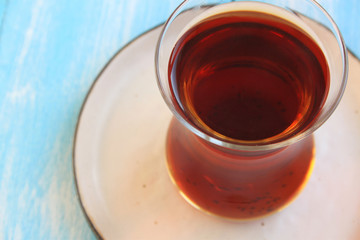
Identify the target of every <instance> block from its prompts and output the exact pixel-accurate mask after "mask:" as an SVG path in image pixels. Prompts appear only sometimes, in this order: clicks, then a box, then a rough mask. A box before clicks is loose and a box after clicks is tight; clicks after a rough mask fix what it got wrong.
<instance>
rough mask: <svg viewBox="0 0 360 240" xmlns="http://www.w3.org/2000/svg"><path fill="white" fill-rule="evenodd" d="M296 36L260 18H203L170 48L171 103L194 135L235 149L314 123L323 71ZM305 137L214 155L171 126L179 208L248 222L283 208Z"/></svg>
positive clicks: (301, 34) (303, 37)
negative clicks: (187, 205)
mask: <svg viewBox="0 0 360 240" xmlns="http://www.w3.org/2000/svg"><path fill="white" fill-rule="evenodd" d="M328 72H329V71H328V67H327V62H326V58H325V57H324V54H323V53H322V51H321V48H320V47H319V46H318V45H317V44H316V42H315V41H314V40H313V39H312V38H311V36H310V35H308V34H307V33H306V32H305V31H304V30H302V29H301V28H299V27H298V26H296V25H294V24H293V23H290V22H288V21H286V20H284V19H282V18H279V17H276V16H272V15H268V14H265V13H254V12H250V11H249V12H232V13H223V14H219V15H216V16H212V17H210V18H209V19H207V20H204V21H202V22H201V23H199V24H198V25H196V26H195V27H193V28H191V29H190V30H188V31H187V32H186V33H185V34H184V35H183V36H182V37H181V38H180V40H179V41H178V42H177V44H176V46H175V47H174V50H173V52H172V55H171V60H170V63H169V79H170V85H171V90H172V93H173V98H174V102H176V103H177V106H176V107H177V108H178V112H180V113H181V114H182V115H183V117H184V118H185V119H187V121H189V122H190V123H191V124H192V125H193V126H194V127H195V128H197V129H199V130H200V131H202V132H205V133H206V134H208V135H210V136H212V137H214V138H219V139H222V140H223V141H229V142H238V143H241V144H245V145H256V144H257V145H261V144H263V145H264V144H266V143H274V142H279V141H282V140H284V139H287V138H290V137H291V136H294V135H296V134H299V133H301V132H303V131H305V130H306V129H308V128H309V127H311V124H312V123H313V121H314V119H316V117H317V115H318V113H319V111H320V109H321V107H322V105H323V102H324V101H325V98H326V95H327V92H328V85H329V73H328ZM313 153H314V144H313V139H312V138H308V139H305V140H304V141H301V142H299V143H297V144H293V145H292V146H290V147H287V148H284V149H280V150H277V151H275V152H263V153H251V152H240V151H234V150H224V149H223V150H222V149H219V148H218V147H215V146H212V145H211V144H208V143H206V142H205V141H203V140H201V139H200V138H198V137H196V136H195V135H194V134H193V133H191V132H189V131H188V130H187V129H186V128H184V127H183V126H182V125H180V124H179V123H177V122H176V121H173V122H172V124H171V126H170V129H169V133H168V140H167V157H168V166H169V169H170V173H171V175H172V178H173V180H174V181H175V182H176V184H177V185H178V187H179V189H180V191H181V192H182V193H183V195H185V197H186V198H187V200H188V201H190V202H191V203H193V204H194V205H196V206H197V207H200V208H202V209H204V210H206V211H208V212H211V213H214V214H217V215H221V216H225V217H229V218H240V219H247V218H255V217H258V216H263V215H266V214H269V213H272V212H274V211H276V210H278V209H280V208H281V207H283V206H285V205H286V204H287V203H288V202H289V201H290V200H291V199H293V197H294V196H295V195H296V194H297V193H298V192H299V191H300V189H301V188H302V187H303V185H304V182H305V180H306V179H307V178H308V176H309V172H310V170H311V166H312V163H313Z"/></svg>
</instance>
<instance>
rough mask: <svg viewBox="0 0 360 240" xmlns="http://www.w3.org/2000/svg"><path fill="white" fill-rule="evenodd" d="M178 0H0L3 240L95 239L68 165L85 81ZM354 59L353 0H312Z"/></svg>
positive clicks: (359, 48) (357, 14)
mask: <svg viewBox="0 0 360 240" xmlns="http://www.w3.org/2000/svg"><path fill="white" fill-rule="evenodd" d="M180 2H181V0H131V1H125V0H117V1H116V0H108V1H95V0H89V1H69V0H62V1H55V0H22V1H20V0H12V1H10V0H0V80H1V81H0V111H1V113H0V239H95V235H94V234H93V233H92V231H91V228H90V227H89V225H88V224H87V222H86V219H85V217H84V215H83V213H82V211H81V207H80V204H79V202H78V199H77V195H76V189H75V182H74V177H73V171H72V146H73V136H74V132H75V128H76V122H77V118H78V115H79V112H80V109H81V105H82V103H83V101H84V98H85V96H86V93H87V92H88V90H89V88H90V86H91V84H92V82H93V81H94V79H95V77H96V76H97V74H98V73H99V72H100V70H101V69H102V68H103V66H104V65H105V64H106V62H107V61H108V60H109V59H110V58H111V57H112V56H113V55H114V54H115V52H116V51H117V50H118V49H119V48H121V47H122V46H124V45H125V44H126V43H128V42H129V41H131V40H132V39H134V38H135V37H136V36H138V35H139V34H141V33H143V32H144V31H146V30H148V29H150V28H152V27H154V26H156V25H158V24H160V23H162V22H164V21H165V19H166V18H167V17H168V16H169V14H170V13H171V12H172V11H173V10H174V9H175V8H176V6H177V5H178V4H179V3H180ZM319 2H320V3H321V4H322V5H323V6H324V7H325V9H327V10H328V12H329V13H330V14H331V15H332V16H333V18H334V19H335V21H336V22H337V23H338V25H339V27H340V30H341V32H342V33H343V36H344V38H345V42H346V44H347V45H348V46H349V48H350V49H351V51H353V52H354V53H355V54H356V55H358V56H360V41H359V39H360V31H359V25H360V1H358V0H343V1H340V0H332V1H330V0H328V1H325V0H323V1H319Z"/></svg>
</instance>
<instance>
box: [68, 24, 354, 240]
mask: <svg viewBox="0 0 360 240" xmlns="http://www.w3.org/2000/svg"><path fill="white" fill-rule="evenodd" d="M159 33H160V28H156V29H153V30H151V31H149V32H147V33H145V34H143V35H142V36H140V37H139V38H137V39H136V40H134V41H133V42H131V43H130V44H129V45H127V46H126V47H125V48H123V49H122V50H121V51H120V52H119V53H118V54H117V55H116V56H115V57H114V58H113V59H111V61H110V62H109V64H107V66H106V67H105V68H104V69H103V71H102V72H101V73H100V75H99V76H98V78H97V80H96V81H95V83H94V85H93V87H92V89H91V90H90V92H89V94H88V97H87V99H86V101H85V103H84V105H83V109H82V112H81V115H80V118H79V122H78V128H77V132H76V138H75V146H74V172H75V177H76V183H77V187H78V193H79V196H80V200H81V204H82V206H83V209H84V211H85V213H86V215H87V217H88V220H89V222H90V224H91V225H92V226H93V228H94V229H95V231H96V232H97V234H98V235H99V236H100V237H102V238H104V239H109V240H111V239H131V240H132V239H146V240H148V239H157V240H158V239H166V240H169V239H171V240H174V239H187V240H191V239H196V240H199V239H206V240H211V239H214V240H215V239H216V240H218V239H230V240H231V239H246V240H248V239H250V240H258V239H259V240H260V239H261V240H265V239H266V240H273V239H274V240H281V239H285V240H288V239H292V240H296V239H298V240H305V239H306V240H312V239H314V240H315V239H316V240H318V239H326V240H331V239H334V240H340V239H341V240H345V239H346V240H356V239H360V157H359V156H360V81H359V80H360V78H359V77H360V61H359V60H357V59H356V58H355V57H354V56H353V55H350V56H349V58H350V59H349V60H350V74H349V81H348V86H347V90H346V91H345V95H344V97H343V99H342V101H341V103H340V105H339V107H338V108H337V110H336V111H335V113H334V114H333V115H332V116H331V118H330V119H329V120H328V121H327V122H326V123H325V124H324V125H323V126H322V127H320V129H319V130H318V131H317V132H316V134H315V141H316V147H317V154H316V156H317V160H316V164H315V169H314V172H313V174H312V177H311V179H310V181H309V183H308V184H307V186H306V187H305V189H304V191H303V192H302V193H301V194H300V196H299V197H298V198H297V199H296V200H295V201H294V202H293V203H292V204H291V205H290V206H289V207H288V208H286V209H285V210H283V211H282V212H280V213H277V214H275V215H272V216H270V217H267V218H264V219H260V220H254V221H251V222H232V221H229V220H225V219H222V218H218V217H213V216H209V215H207V214H205V213H202V212H200V211H198V210H196V209H194V208H193V207H191V206H190V205H189V204H188V203H186V202H185V200H184V199H182V197H181V196H180V195H179V194H178V192H177V189H176V188H175V187H174V186H173V185H172V183H171V181H170V178H169V176H168V173H167V169H166V164H165V154H164V153H165V149H164V142H165V134H166V131H167V126H168V124H169V121H170V119H171V116H172V115H171V113H170V110H168V108H167V107H166V104H165V103H164V101H163V99H162V98H161V95H160V92H159V90H158V88H157V84H156V78H155V67H154V52H155V46H156V41H157V38H158V36H159Z"/></svg>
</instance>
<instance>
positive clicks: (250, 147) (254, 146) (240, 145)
mask: <svg viewBox="0 0 360 240" xmlns="http://www.w3.org/2000/svg"><path fill="white" fill-rule="evenodd" d="M189 1H190V0H184V1H183V2H182V3H181V4H180V5H179V6H178V7H177V8H176V9H175V10H174V11H173V12H172V13H171V15H170V16H169V18H168V19H167V20H166V22H165V23H164V26H163V28H162V30H161V33H160V37H159V39H158V41H157V45H156V51H155V72H156V76H157V85H158V88H159V90H160V93H161V95H162V97H163V99H164V101H165V103H166V104H167V106H168V107H169V109H170V110H171V112H172V113H173V114H174V116H175V117H176V119H177V120H178V121H179V122H180V123H181V124H183V125H184V126H185V127H186V128H187V129H188V130H190V131H191V132H192V133H194V134H196V135H197V136H198V137H200V138H202V139H203V140H205V141H207V142H210V143H212V144H215V145H217V146H221V147H225V148H229V149H232V150H239V151H267V150H275V149H278V148H283V147H286V146H289V145H291V144H294V143H296V142H298V141H300V140H302V139H304V138H306V137H308V136H310V135H311V134H312V133H314V132H315V131H316V130H317V129H318V128H319V127H320V126H321V125H323V124H324V123H325V122H326V121H327V120H328V119H329V117H330V116H331V115H332V113H333V112H334V111H335V109H336V108H337V106H338V105H339V103H340V100H341V98H342V96H343V94H344V92H345V87H346V83H347V77H348V56H347V49H346V46H345V42H344V39H343V37H342V35H341V32H340V30H339V28H338V26H337V24H336V23H335V21H334V20H333V18H332V17H331V16H330V14H329V13H328V12H327V11H326V10H325V9H324V8H323V7H322V6H321V5H320V4H319V3H318V2H316V1H315V0H305V1H308V2H311V3H312V4H314V5H315V7H317V8H318V9H319V10H321V12H322V13H323V14H324V15H325V17H326V18H327V20H329V22H330V24H331V27H332V28H333V31H332V32H333V34H334V35H335V38H336V40H337V43H338V47H339V49H340V52H341V62H342V79H341V84H340V86H339V91H338V92H337V94H336V96H335V97H334V103H333V104H332V105H331V107H330V108H329V109H327V110H326V112H325V113H324V115H323V116H322V118H319V119H316V121H315V123H314V124H313V125H312V126H311V127H309V128H308V129H306V130H305V131H303V132H300V133H298V134H295V135H294V136H288V137H287V138H285V139H283V140H280V141H278V142H268V143H267V142H266V141H263V139H261V140H256V141H247V140H237V139H233V138H229V139H220V137H214V136H212V135H210V134H207V133H206V132H205V131H201V130H199V129H198V128H197V127H195V126H194V125H193V124H191V123H190V122H189V121H188V120H187V119H185V118H184V117H183V116H182V115H181V114H180V113H179V112H178V111H177V109H176V108H175V105H174V103H173V102H172V101H171V98H169V97H167V96H166V93H165V89H164V86H163V84H162V83H161V80H160V79H161V74H160V69H159V53H160V49H161V45H162V42H163V39H164V35H165V32H166V30H167V28H168V27H169V25H170V23H171V22H172V20H173V19H174V18H175V17H176V16H177V15H178V13H179V12H180V10H182V8H183V6H184V5H186V3H187V2H189ZM252 2H254V1H252ZM206 6H214V5H213V4H211V5H210V4H209V5H206ZM191 9H193V8H189V9H186V10H185V11H189V10H191ZM329 31H331V30H329ZM326 101H327V99H326V100H325V102H326ZM320 112H321V111H320ZM320 112H319V113H320ZM246 143H247V144H246Z"/></svg>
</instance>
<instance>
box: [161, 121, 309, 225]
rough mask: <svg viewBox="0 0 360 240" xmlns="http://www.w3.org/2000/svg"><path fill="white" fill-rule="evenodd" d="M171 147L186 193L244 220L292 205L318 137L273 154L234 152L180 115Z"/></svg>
mask: <svg viewBox="0 0 360 240" xmlns="http://www.w3.org/2000/svg"><path fill="white" fill-rule="evenodd" d="M166 145H167V163H168V169H169V173H170V176H171V178H172V180H173V182H174V183H175V184H176V185H177V187H178V188H179V190H180V192H181V195H182V196H183V197H184V198H185V199H186V200H187V201H188V202H189V203H190V204H191V205H193V206H195V207H196V208H198V209H201V210H203V211H204V212H207V213H210V214H215V215H218V216H222V217H225V218H231V219H239V220H247V219H254V218H259V217H263V216H266V215H269V214H272V213H275V212H277V211H279V210H281V209H283V208H284V207H285V206H287V205H288V204H289V203H290V202H291V201H292V200H293V199H294V198H295V196H297V195H298V193H299V192H300V191H301V190H302V189H303V188H304V186H305V184H306V182H307V181H308V179H309V177H310V175H311V172H312V169H313V166H314V162H315V157H314V156H315V146H314V140H313V137H312V136H310V137H308V138H306V139H304V140H302V141H300V142H297V143H295V144H293V145H290V146H288V147H285V148H281V149H278V150H275V151H274V150H272V151H271V152H269V151H268V152H264V151H259V152H243V151H234V150H230V149H226V148H220V147H218V146H214V145H212V144H210V143H208V142H206V141H204V140H203V139H201V138H199V137H197V136H196V135H194V134H193V133H192V132H190V131H189V130H188V129H187V128H186V127H184V126H183V125H182V124H181V123H180V122H179V121H177V120H176V119H175V118H173V120H172V122H171V124H170V127H169V130H168V136H167V144H166Z"/></svg>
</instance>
